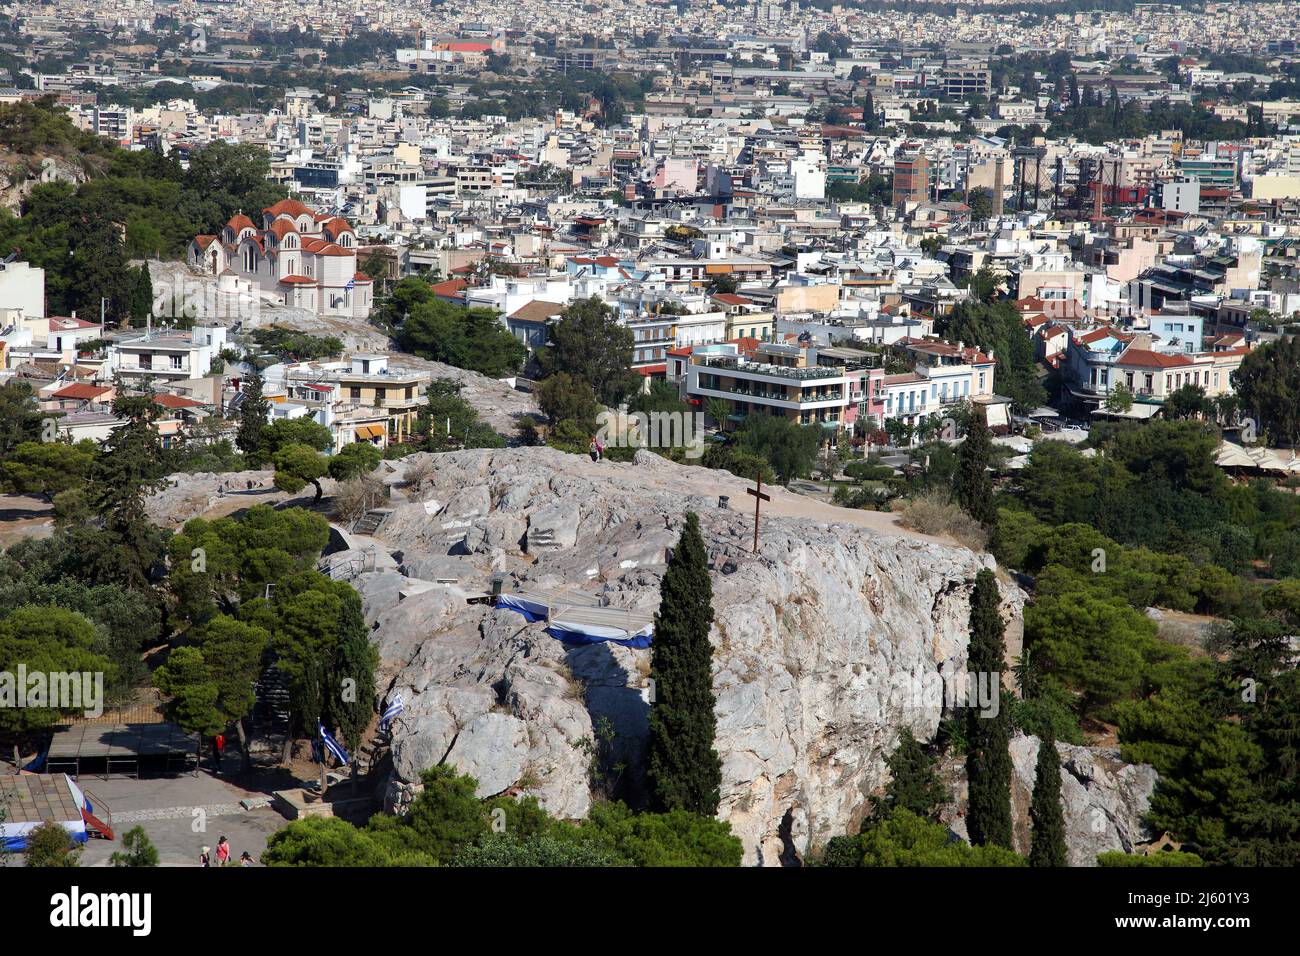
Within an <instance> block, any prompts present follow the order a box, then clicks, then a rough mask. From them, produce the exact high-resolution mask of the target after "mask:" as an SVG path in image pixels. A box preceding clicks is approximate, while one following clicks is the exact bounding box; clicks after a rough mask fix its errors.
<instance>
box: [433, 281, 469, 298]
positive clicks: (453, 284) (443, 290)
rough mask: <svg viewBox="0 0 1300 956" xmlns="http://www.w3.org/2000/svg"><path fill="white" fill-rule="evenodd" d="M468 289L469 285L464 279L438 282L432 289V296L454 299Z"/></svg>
mask: <svg viewBox="0 0 1300 956" xmlns="http://www.w3.org/2000/svg"><path fill="white" fill-rule="evenodd" d="M468 288H469V283H468V282H466V281H465V280H464V279H448V280H446V281H445V282H439V283H438V284H437V285H435V286H434V287H433V294H434V295H440V296H444V297H456V296H459V295H460V293H462V292H464V291H465V290H466V289H468Z"/></svg>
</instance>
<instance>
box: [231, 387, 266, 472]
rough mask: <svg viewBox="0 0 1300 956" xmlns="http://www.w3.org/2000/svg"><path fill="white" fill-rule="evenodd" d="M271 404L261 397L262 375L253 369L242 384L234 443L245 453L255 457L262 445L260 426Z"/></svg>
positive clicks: (261, 426)
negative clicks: (241, 401) (241, 398)
mask: <svg viewBox="0 0 1300 956" xmlns="http://www.w3.org/2000/svg"><path fill="white" fill-rule="evenodd" d="M270 412H271V406H270V403H269V402H267V400H266V399H265V398H263V397H262V376H261V374H260V373H259V372H257V371H254V372H253V373H252V374H251V375H249V376H248V382H247V383H246V384H245V385H244V402H243V404H242V405H241V406H240V408H239V432H238V434H236V435H235V444H236V445H237V446H238V447H239V450H240V451H242V452H243V453H244V454H245V455H247V456H249V457H250V458H256V457H257V453H258V452H259V451H260V450H261V447H262V428H263V427H264V426H265V425H266V420H267V417H268V416H269V415H270Z"/></svg>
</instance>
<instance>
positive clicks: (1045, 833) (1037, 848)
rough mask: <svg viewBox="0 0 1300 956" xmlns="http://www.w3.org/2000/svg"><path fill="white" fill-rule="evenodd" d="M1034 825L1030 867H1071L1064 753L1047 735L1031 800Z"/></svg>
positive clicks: (1030, 812)
mask: <svg viewBox="0 0 1300 956" xmlns="http://www.w3.org/2000/svg"><path fill="white" fill-rule="evenodd" d="M1029 820H1030V823H1032V824H1033V831H1032V833H1031V834H1030V842H1029V865H1030V866H1068V865H1069V864H1068V863H1067V862H1066V855H1065V816H1064V814H1062V813H1061V755H1060V754H1058V753H1057V752H1056V741H1055V740H1052V739H1051V738H1050V737H1044V738H1043V740H1042V742H1041V743H1040V744H1039V745H1038V765H1037V767H1036V768H1035V770H1034V797H1033V799H1032V800H1031V801H1030V803H1029Z"/></svg>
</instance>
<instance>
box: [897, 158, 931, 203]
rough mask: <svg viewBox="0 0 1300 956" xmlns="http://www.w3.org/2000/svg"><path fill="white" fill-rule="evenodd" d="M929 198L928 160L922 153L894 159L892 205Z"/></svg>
mask: <svg viewBox="0 0 1300 956" xmlns="http://www.w3.org/2000/svg"><path fill="white" fill-rule="evenodd" d="M929 198H930V161H929V160H928V159H927V158H926V157H925V154H924V153H916V154H914V155H912V156H900V157H899V158H898V159H896V160H894V192H893V205H895V206H899V205H902V204H903V203H907V202H926V201H927V200H928V199H929Z"/></svg>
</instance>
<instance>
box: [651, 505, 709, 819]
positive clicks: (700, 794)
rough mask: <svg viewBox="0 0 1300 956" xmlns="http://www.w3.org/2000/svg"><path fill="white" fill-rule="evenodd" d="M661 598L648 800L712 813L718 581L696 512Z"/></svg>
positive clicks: (659, 807)
mask: <svg viewBox="0 0 1300 956" xmlns="http://www.w3.org/2000/svg"><path fill="white" fill-rule="evenodd" d="M659 596H660V603H659V612H658V613H657V614H656V615H655V631H654V645H653V650H652V655H651V661H650V678H651V680H652V681H653V684H652V687H653V688H654V699H653V702H652V703H651V706H650V733H649V740H648V743H647V749H646V779H647V783H648V785H649V791H650V805H651V808H652V809H653V810H655V811H659V812H667V811H671V810H688V811H690V812H692V813H698V814H701V815H703V816H708V817H712V816H715V815H716V814H717V812H718V790H719V788H720V787H721V785H722V761H721V760H719V759H718V753H717V751H716V750H715V749H714V746H713V741H714V736H715V734H716V731H717V717H716V715H715V714H714V706H715V703H716V701H715V700H714V696H713V646H712V645H711V644H710V643H709V629H710V627H712V625H713V587H712V584H711V583H710V581H709V569H708V564H707V559H706V555H705V551H704V540H703V539H702V538H701V537H700V521H699V518H698V516H696V514H695V513H694V512H687V514H686V527H685V528H684V529H683V530H682V535H681V538H680V539H679V540H678V542H677V547H676V548H675V549H673V554H672V558H671V559H670V560H669V562H668V570H667V571H666V572H665V574H664V579H663V583H662V584H661V585H660V587H659Z"/></svg>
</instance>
